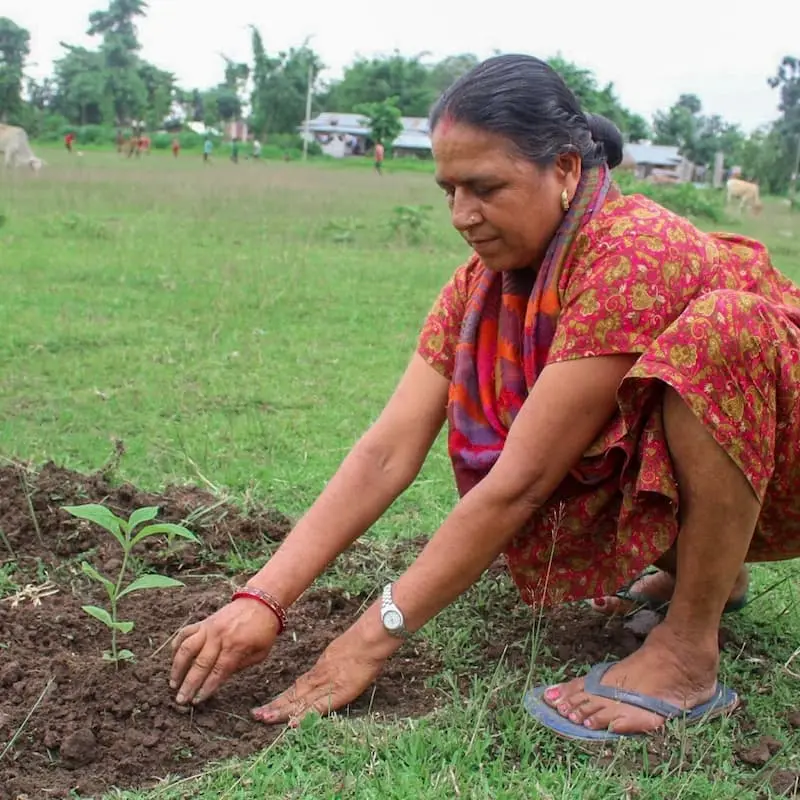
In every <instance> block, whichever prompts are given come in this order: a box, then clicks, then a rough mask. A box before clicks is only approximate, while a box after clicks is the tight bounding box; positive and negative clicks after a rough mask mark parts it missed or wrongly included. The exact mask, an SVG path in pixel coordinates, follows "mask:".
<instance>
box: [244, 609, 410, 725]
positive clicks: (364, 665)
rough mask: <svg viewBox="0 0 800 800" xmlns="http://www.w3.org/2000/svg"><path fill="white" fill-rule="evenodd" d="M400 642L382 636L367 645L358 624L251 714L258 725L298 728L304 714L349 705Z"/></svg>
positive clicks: (376, 675) (321, 712) (377, 672)
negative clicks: (302, 673) (308, 667)
mask: <svg viewBox="0 0 800 800" xmlns="http://www.w3.org/2000/svg"><path fill="white" fill-rule="evenodd" d="M399 646H400V641H398V640H394V639H392V638H391V637H390V636H389V635H388V634H386V633H383V632H381V634H380V638H378V640H377V641H372V642H371V641H369V639H368V638H367V637H365V636H364V635H363V633H362V632H361V630H360V626H359V623H356V624H355V625H354V626H353V627H351V628H350V629H348V630H347V631H345V632H344V633H343V634H342V635H341V636H339V637H338V638H336V639H334V640H333V641H332V642H331V643H330V644H329V645H328V647H327V648H325V651H324V652H323V653H322V655H321V656H320V657H319V660H318V661H317V663H316V664H315V665H314V666H313V667H312V668H311V669H310V670H309V671H308V672H306V673H305V674H304V675H301V676H300V677H299V678H298V679H297V680H296V681H295V682H294V683H293V684H292V685H291V686H290V687H289V688H288V689H287V690H286V691H285V692H283V693H282V694H280V695H278V697H276V698H275V699H274V700H273V701H272V702H270V703H268V704H267V705H265V706H261V707H260V708H256V709H254V710H253V716H254V717H255V718H256V719H257V720H259V721H260V722H265V723H267V724H273V723H277V722H289V723H290V724H291V725H297V724H299V722H300V720H302V719H303V717H305V716H306V714H311V713H317V714H322V715H326V714H329V713H331V712H332V711H337V710H338V709H340V708H342V707H343V706H346V705H347V704H348V703H351V702H352V701H353V700H355V699H356V698H357V697H359V696H360V695H361V694H363V693H364V691H366V689H367V688H368V687H369V686H370V684H372V683H373V682H374V681H375V679H376V678H377V677H378V675H379V674H380V672H381V670H382V669H383V665H384V664H385V663H386V660H387V659H388V658H389V656H390V655H391V654H392V653H393V652H394V651H395V650H397V649H398V647H399Z"/></svg>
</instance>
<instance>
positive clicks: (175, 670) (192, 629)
mask: <svg viewBox="0 0 800 800" xmlns="http://www.w3.org/2000/svg"><path fill="white" fill-rule="evenodd" d="M205 643H206V629H205V628H204V627H203V626H202V625H201V624H200V623H197V624H195V625H189V627H188V628H184V629H183V630H182V631H180V633H178V635H177V636H176V637H175V641H174V642H173V643H172V668H171V670H170V673H169V686H170V688H171V689H177V688H178V686H180V685H181V684H182V683H183V679H184V678H185V677H186V673H187V672H188V671H189V668H190V667H191V665H192V663H193V662H194V659H195V656H196V655H197V654H198V653H199V652H200V651H201V650H202V649H203V646H204V645H205Z"/></svg>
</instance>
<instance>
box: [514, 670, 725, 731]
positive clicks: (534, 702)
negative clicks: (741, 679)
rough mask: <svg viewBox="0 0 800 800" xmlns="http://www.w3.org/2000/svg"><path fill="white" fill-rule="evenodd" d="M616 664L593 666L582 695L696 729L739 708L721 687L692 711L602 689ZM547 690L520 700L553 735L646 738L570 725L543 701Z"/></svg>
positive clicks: (539, 689)
mask: <svg viewBox="0 0 800 800" xmlns="http://www.w3.org/2000/svg"><path fill="white" fill-rule="evenodd" d="M615 663H616V662H613V661H611V662H604V663H602V664H596V665H595V666H594V667H592V668H591V670H590V671H589V673H588V674H587V675H586V678H585V684H584V691H586V693H587V694H593V695H596V696H597V697H605V698H608V699H609V700H616V701H617V702H620V703H625V704H627V705H630V706H636V707H637V708H643V709H645V710H646V711H652V712H653V713H654V714H658V715H659V716H660V717H664V719H665V721H666V722H669V721H670V720H674V719H680V720H682V721H683V722H684V724H686V725H696V724H697V723H698V722H704V721H706V720H709V719H713V718H714V717H719V716H722V715H723V714H729V713H731V712H732V711H735V710H736V708H737V707H738V706H739V696H738V695H737V694H736V692H734V691H733V690H732V689H728V688H727V687H726V686H724V685H723V684H721V683H717V688H716V689H715V690H714V694H713V696H712V697H711V699H710V700H708V701H707V702H705V703H701V704H700V705H699V706H695V707H694V708H689V709H684V708H680V707H679V706H675V705H673V704H672V703H667V702H666V701H665V700H659V699H658V698H657V697H649V696H648V695H645V694H640V693H639V692H632V691H630V690H626V689H618V688H617V687H616V686H604V685H602V684H601V683H600V681H601V680H602V678H603V676H604V675H605V674H606V672H608V670H610V669H611V667H613V666H614V664H615ZM549 688H550V687H549V686H537V687H536V688H535V689H531V691H529V692H528V693H527V694H526V695H525V698H524V700H523V703H524V705H525V709H526V711H527V712H528V713H529V714H530V715H531V716H532V717H533V718H534V719H535V720H536V721H537V722H540V723H541V724H542V725H544V726H545V727H546V728H549V729H550V730H551V731H553V732H554V733H557V734H558V735H559V736H562V737H563V738H565V739H575V740H580V741H584V742H597V741H606V742H607V741H614V740H618V739H636V738H640V737H642V736H645V735H646V734H641V733H614V732H613V731H610V730H593V729H591V728H586V727H584V726H583V725H580V724H578V723H575V722H571V721H570V720H568V719H567V718H566V717H562V716H561V714H559V713H558V711H556V709H554V708H553V707H552V706H549V705H548V704H547V703H546V702H545V699H544V693H545V692H546V691H547V690H548V689H549Z"/></svg>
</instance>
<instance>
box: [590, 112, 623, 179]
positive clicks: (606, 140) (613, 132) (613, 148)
mask: <svg viewBox="0 0 800 800" xmlns="http://www.w3.org/2000/svg"><path fill="white" fill-rule="evenodd" d="M585 116H586V123H587V125H588V126H589V133H591V134H592V139H594V141H595V142H596V143H597V144H598V145H599V146H601V147H602V148H603V151H602V152H603V155H605V158H606V161H607V162H608V166H609V167H611V169H614V167H618V166H619V165H620V164H621V163H622V149H623V146H624V142H623V139H622V133H620V130H619V128H618V127H617V126H616V125H615V124H614V123H613V122H612V121H611V120H610V119H607V118H606V117H604V116H602V115H601V114H586V115H585Z"/></svg>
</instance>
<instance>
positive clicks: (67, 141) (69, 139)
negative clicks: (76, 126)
mask: <svg viewBox="0 0 800 800" xmlns="http://www.w3.org/2000/svg"><path fill="white" fill-rule="evenodd" d="M74 142H75V134H74V133H73V132H72V131H70V132H69V133H68V134H67V135H66V136H65V137H64V147H66V148H67V152H68V153H71V152H72V145H73V143H74Z"/></svg>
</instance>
